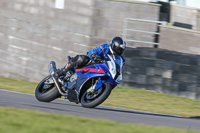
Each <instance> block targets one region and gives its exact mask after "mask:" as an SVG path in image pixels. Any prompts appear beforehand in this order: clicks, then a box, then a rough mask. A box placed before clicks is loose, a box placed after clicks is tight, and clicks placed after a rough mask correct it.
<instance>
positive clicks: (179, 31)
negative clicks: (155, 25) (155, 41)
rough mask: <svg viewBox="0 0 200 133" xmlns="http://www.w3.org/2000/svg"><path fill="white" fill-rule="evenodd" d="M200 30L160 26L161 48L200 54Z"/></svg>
mask: <svg viewBox="0 0 200 133" xmlns="http://www.w3.org/2000/svg"><path fill="white" fill-rule="evenodd" d="M199 42H200V31H196V30H189V29H184V28H178V27H174V26H160V38H159V43H160V46H159V48H162V49H168V50H175V51H178V52H183V53H191V54H198V55H200V45H199Z"/></svg>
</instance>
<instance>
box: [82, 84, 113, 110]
mask: <svg viewBox="0 0 200 133" xmlns="http://www.w3.org/2000/svg"><path fill="white" fill-rule="evenodd" d="M102 87H103V89H102V92H101V93H100V94H99V96H98V97H96V98H94V99H92V100H91V99H88V93H87V91H85V92H84V94H83V95H82V97H81V105H82V106H83V107H85V108H94V107H96V106H98V105H100V104H101V103H103V102H104V101H105V100H106V99H107V98H108V96H109V95H110V93H111V91H112V86H111V84H110V83H104V86H102Z"/></svg>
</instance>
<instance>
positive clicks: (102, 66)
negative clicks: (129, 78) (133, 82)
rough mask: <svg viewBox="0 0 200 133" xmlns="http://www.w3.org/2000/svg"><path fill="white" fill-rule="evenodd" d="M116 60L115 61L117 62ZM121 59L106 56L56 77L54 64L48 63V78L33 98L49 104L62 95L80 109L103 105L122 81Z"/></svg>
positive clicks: (39, 85) (38, 87) (116, 56)
mask: <svg viewBox="0 0 200 133" xmlns="http://www.w3.org/2000/svg"><path fill="white" fill-rule="evenodd" d="M69 58H70V57H69V56H68V61H69ZM116 59H118V60H116ZM122 64H123V61H122V58H121V56H118V55H106V57H105V60H104V61H99V62H95V61H91V63H90V64H89V65H87V66H85V67H83V68H78V69H75V70H73V71H69V72H67V73H66V74H65V75H64V76H60V77H59V76H56V75H55V74H56V71H57V69H56V63H55V62H54V61H51V62H50V64H49V76H47V77H45V78H44V79H43V80H42V81H41V82H40V83H39V84H38V86H37V87H36V90H35V97H36V99H37V100H39V101H41V102H51V101H53V100H55V99H57V98H60V97H61V96H64V97H65V99H68V100H69V101H70V102H75V103H77V104H78V103H81V105H82V106H83V107H86V108H94V107H96V106H98V105H100V104H101V103H102V102H104V101H105V100H106V99H107V98H108V96H109V95H110V93H111V91H112V90H113V89H114V88H115V87H116V86H118V84H119V83H120V82H121V80H122Z"/></svg>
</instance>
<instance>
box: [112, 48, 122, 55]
mask: <svg viewBox="0 0 200 133" xmlns="http://www.w3.org/2000/svg"><path fill="white" fill-rule="evenodd" d="M113 50H114V52H115V53H116V54H117V55H122V54H123V52H124V49H123V48H120V47H114V49H113Z"/></svg>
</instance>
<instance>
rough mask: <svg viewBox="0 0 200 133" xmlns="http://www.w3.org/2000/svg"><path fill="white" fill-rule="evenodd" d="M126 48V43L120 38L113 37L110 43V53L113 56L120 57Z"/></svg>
mask: <svg viewBox="0 0 200 133" xmlns="http://www.w3.org/2000/svg"><path fill="white" fill-rule="evenodd" d="M125 48H126V42H125V41H124V40H123V39H122V38H121V37H115V38H113V40H112V41H111V43H110V51H111V53H112V54H115V55H122V54H123V52H124V49H125Z"/></svg>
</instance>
